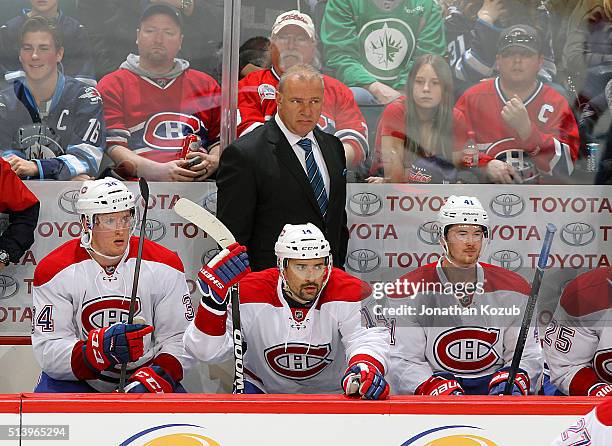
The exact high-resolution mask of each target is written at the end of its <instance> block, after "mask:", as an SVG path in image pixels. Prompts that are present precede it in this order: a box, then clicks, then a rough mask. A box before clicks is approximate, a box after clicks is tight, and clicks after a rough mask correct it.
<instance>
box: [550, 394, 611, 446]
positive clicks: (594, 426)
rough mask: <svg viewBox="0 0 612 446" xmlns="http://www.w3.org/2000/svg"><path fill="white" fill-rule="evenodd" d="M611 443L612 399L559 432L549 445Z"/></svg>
mask: <svg viewBox="0 0 612 446" xmlns="http://www.w3.org/2000/svg"><path fill="white" fill-rule="evenodd" d="M610 444H612V399H611V398H606V399H605V400H604V402H603V403H601V404H599V405H598V406H597V407H596V408H595V409H593V410H592V411H590V412H589V413H588V414H586V415H585V416H584V417H581V418H579V419H578V421H577V422H576V423H575V424H574V425H572V426H571V427H569V428H568V429H567V430H565V431H564V432H562V433H561V435H559V437H557V439H555V441H553V442H552V444H551V445H550V446H608V445H610Z"/></svg>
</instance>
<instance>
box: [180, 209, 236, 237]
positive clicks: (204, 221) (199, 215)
mask: <svg viewBox="0 0 612 446" xmlns="http://www.w3.org/2000/svg"><path fill="white" fill-rule="evenodd" d="M174 212H176V213H177V214H178V215H180V216H181V217H183V218H184V219H185V220H189V221H190V222H191V223H193V224H194V225H196V226H197V227H198V228H200V229H202V230H203V231H204V232H206V233H207V234H208V235H209V236H210V237H212V238H213V239H214V240H215V241H216V242H217V243H218V244H219V246H221V248H227V247H228V246H229V245H231V244H232V243H235V242H236V239H235V238H234V236H233V235H232V233H231V232H230V230H229V229H227V227H226V226H225V225H224V224H223V223H221V222H220V221H219V219H218V218H217V217H215V216H214V215H213V214H211V213H210V212H208V211H207V210H206V209H204V208H203V207H201V206H199V205H197V204H196V203H194V202H193V201H191V200H188V199H187V198H180V199H179V200H178V201H177V202H176V203H175V204H174Z"/></svg>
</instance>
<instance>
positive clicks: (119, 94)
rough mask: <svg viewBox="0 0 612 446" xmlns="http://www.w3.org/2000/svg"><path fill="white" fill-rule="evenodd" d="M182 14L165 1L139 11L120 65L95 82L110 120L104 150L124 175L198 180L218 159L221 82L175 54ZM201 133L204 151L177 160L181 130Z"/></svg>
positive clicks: (206, 173) (182, 132) (214, 169)
mask: <svg viewBox="0 0 612 446" xmlns="http://www.w3.org/2000/svg"><path fill="white" fill-rule="evenodd" d="M181 27H182V17H181V15H180V13H179V12H178V11H177V10H176V9H175V8H172V7H171V6H168V5H166V4H162V3H160V4H152V5H150V6H149V7H147V9H145V11H144V12H143V15H142V18H141V20H140V26H139V29H138V33H137V40H136V43H137V45H138V53H139V55H135V54H130V55H129V56H128V58H127V60H126V61H125V62H124V63H123V64H121V67H120V68H119V69H118V70H117V71H114V72H113V73H111V74H108V75H107V76H104V78H102V80H100V83H99V88H100V93H101V95H102V97H103V98H104V103H105V104H104V114H105V116H106V123H107V125H108V139H107V145H108V153H109V156H110V157H111V158H112V160H113V161H114V162H115V163H116V165H117V168H116V172H117V174H119V175H121V176H123V177H126V178H127V177H137V176H142V177H144V178H146V179H148V180H153V181H202V180H204V179H206V178H208V177H209V176H210V175H212V174H213V173H214V172H215V171H216V169H217V166H218V164H219V144H218V142H219V115H220V109H219V100H220V95H221V89H220V88H219V84H217V82H216V81H215V80H214V79H213V78H212V77H210V76H209V75H207V74H205V73H202V72H201V71H196V70H193V69H191V68H189V62H188V61H186V60H183V59H177V58H176V54H177V53H178V51H179V49H180V47H181V43H182V41H183V35H182V33H181ZM188 133H193V134H195V135H197V136H199V137H200V138H201V144H202V151H192V152H189V153H188V154H187V157H186V159H181V157H180V155H181V148H182V144H183V139H184V135H185V134H188Z"/></svg>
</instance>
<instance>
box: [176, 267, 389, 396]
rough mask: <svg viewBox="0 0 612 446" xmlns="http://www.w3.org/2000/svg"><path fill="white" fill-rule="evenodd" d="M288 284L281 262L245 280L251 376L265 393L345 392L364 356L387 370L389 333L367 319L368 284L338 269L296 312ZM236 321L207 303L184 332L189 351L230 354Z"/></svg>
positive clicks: (217, 358)
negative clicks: (348, 376)
mask: <svg viewBox="0 0 612 446" xmlns="http://www.w3.org/2000/svg"><path fill="white" fill-rule="evenodd" d="M281 288H282V282H281V280H280V278H279V271H278V269H276V268H270V269H267V270H263V271H259V272H255V273H250V274H249V275H247V276H246V277H245V278H244V279H243V280H242V281H241V282H240V319H241V323H242V334H243V339H244V341H245V343H246V353H245V355H244V364H245V379H246V380H247V381H249V382H250V383H251V384H253V385H255V386H256V387H258V388H259V389H260V390H262V391H263V392H266V393H340V392H342V387H341V385H340V381H341V379H342V376H343V374H344V371H345V370H346V368H347V366H348V364H353V363H355V362H359V361H365V362H368V363H370V364H374V365H375V366H376V367H377V368H378V369H379V370H380V371H381V373H385V370H386V369H387V364H388V353H389V332H388V330H387V329H386V328H382V327H376V328H366V327H365V326H364V325H363V324H362V323H361V314H360V310H361V301H362V300H363V299H365V298H366V297H367V295H369V293H370V288H369V286H368V285H367V284H365V283H364V282H362V281H361V280H359V279H357V278H355V277H353V276H350V275H349V274H347V273H345V272H344V271H342V270H339V269H336V268H334V269H333V270H332V273H331V276H330V279H329V281H328V283H327V285H326V287H325V288H324V290H323V293H322V294H321V296H320V297H319V298H318V300H317V301H316V302H315V303H314V304H313V305H312V306H311V307H310V308H309V309H308V308H304V309H293V311H292V309H291V308H290V307H289V306H288V304H287V302H286V300H285V299H284V298H283V297H282V289H281ZM231 324H232V323H231V316H230V317H227V313H225V312H223V313H222V314H215V313H214V312H213V311H210V310H209V309H208V307H206V306H204V305H200V307H199V308H198V313H197V315H196V318H195V320H194V322H192V323H191V324H190V325H189V327H188V328H187V331H186V332H185V337H184V341H185V347H186V349H187V351H188V352H189V353H191V354H192V355H193V356H195V357H196V358H198V359H200V360H202V361H206V362H211V363H217V362H221V361H224V360H227V359H230V358H231V357H232V355H233V338H232V336H231Z"/></svg>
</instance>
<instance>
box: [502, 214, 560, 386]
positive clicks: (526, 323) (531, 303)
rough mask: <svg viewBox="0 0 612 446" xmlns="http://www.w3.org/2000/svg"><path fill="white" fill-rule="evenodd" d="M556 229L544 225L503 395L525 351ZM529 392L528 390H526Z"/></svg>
mask: <svg viewBox="0 0 612 446" xmlns="http://www.w3.org/2000/svg"><path fill="white" fill-rule="evenodd" d="M556 231H557V227H556V226H555V225H553V224H552V223H548V224H547V225H546V235H545V236H544V244H543V245H542V249H541V251H540V257H539V259H538V266H537V268H536V271H535V274H534V276H533V281H532V282H531V293H530V294H529V299H528V300H527V306H526V307H525V314H524V315H523V322H522V323H521V331H520V332H519V336H518V339H517V340H516V347H514V355H513V356H512V365H511V366H510V370H509V372H508V381H507V383H506V388H505V389H504V395H512V388H513V387H514V379H515V378H516V373H517V372H518V368H519V364H520V363H521V357H522V356H523V350H524V349H525V343H526V342H527V334H528V333H529V327H530V326H531V319H532V317H533V311H534V310H535V306H536V300H537V299H538V293H539V292H540V284H541V283H542V276H543V275H544V268H545V267H546V262H548V253H549V252H550V247H551V246H552V242H553V238H554V236H555V232H556ZM527 391H529V389H527Z"/></svg>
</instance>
